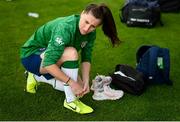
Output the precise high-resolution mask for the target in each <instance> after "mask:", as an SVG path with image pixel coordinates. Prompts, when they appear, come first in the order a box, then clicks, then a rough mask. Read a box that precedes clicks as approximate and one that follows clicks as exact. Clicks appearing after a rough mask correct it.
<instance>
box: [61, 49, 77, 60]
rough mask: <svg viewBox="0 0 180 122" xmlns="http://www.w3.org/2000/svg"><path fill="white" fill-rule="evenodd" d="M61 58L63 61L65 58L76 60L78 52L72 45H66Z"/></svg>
mask: <svg viewBox="0 0 180 122" xmlns="http://www.w3.org/2000/svg"><path fill="white" fill-rule="evenodd" d="M61 58H62V59H63V60H64V61H66V60H78V52H77V50H76V49H75V48H74V47H66V48H65V50H64V53H63V55H62V57H61Z"/></svg>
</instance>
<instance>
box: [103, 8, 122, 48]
mask: <svg viewBox="0 0 180 122" xmlns="http://www.w3.org/2000/svg"><path fill="white" fill-rule="evenodd" d="M101 8H102V12H103V16H104V17H103V23H102V30H103V32H104V34H105V35H106V36H108V37H109V38H110V40H111V43H112V44H113V46H114V45H115V44H119V43H120V42H121V41H120V39H119V38H118V34H117V29H116V25H115V22H114V19H113V16H112V13H111V10H110V9H109V8H108V7H107V6H105V5H101Z"/></svg>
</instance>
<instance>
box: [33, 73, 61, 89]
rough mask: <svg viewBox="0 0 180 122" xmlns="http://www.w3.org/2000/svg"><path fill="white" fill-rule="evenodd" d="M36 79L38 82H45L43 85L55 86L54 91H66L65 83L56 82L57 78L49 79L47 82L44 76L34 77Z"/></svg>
mask: <svg viewBox="0 0 180 122" xmlns="http://www.w3.org/2000/svg"><path fill="white" fill-rule="evenodd" d="M34 78H35V79H36V80H37V81H38V82H43V83H48V84H50V85H52V86H53V88H54V89H56V90H59V91H64V85H63V82H61V81H59V80H56V79H55V78H52V79H49V80H47V79H46V78H45V77H44V76H43V75H41V76H38V75H34Z"/></svg>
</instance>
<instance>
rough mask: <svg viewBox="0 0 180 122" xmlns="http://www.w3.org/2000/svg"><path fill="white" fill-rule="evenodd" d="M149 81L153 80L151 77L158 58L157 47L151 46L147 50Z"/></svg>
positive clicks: (154, 72)
mask: <svg viewBox="0 0 180 122" xmlns="http://www.w3.org/2000/svg"><path fill="white" fill-rule="evenodd" d="M148 51H149V52H148V53H149V60H148V61H149V66H148V67H149V74H148V76H149V80H151V79H153V76H155V74H156V63H157V62H156V61H157V57H158V51H159V47H158V46H152V47H151V48H150V49H149V50H148Z"/></svg>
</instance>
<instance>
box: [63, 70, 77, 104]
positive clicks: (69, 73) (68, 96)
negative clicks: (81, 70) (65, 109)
mask: <svg viewBox="0 0 180 122" xmlns="http://www.w3.org/2000/svg"><path fill="white" fill-rule="evenodd" d="M61 70H62V71H63V72H64V73H65V74H66V75H67V76H69V77H70V78H71V79H72V80H74V81H77V77H78V68H75V69H69V68H64V67H62V68H61ZM64 92H65V96H66V101H67V102H72V101H74V100H76V96H75V95H74V93H73V91H72V89H71V87H70V86H69V85H67V84H65V83H64Z"/></svg>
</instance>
